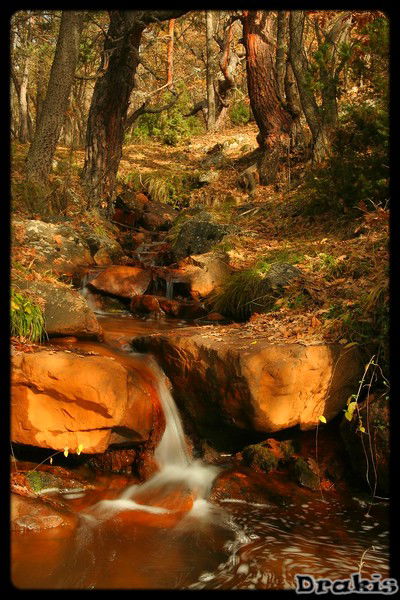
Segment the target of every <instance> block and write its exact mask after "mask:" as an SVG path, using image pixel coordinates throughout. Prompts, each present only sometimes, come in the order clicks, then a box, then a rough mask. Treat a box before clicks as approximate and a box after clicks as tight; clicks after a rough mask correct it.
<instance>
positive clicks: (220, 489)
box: [209, 467, 293, 506]
mask: <svg viewBox="0 0 400 600" xmlns="http://www.w3.org/2000/svg"><path fill="white" fill-rule="evenodd" d="M279 483H280V482H279V480H277V479H272V478H271V475H269V476H268V478H267V477H266V475H264V474H261V473H257V472H256V471H253V470H250V469H246V468H245V467H242V468H240V469H235V468H233V469H231V470H227V471H223V472H222V473H221V474H220V475H219V476H218V477H217V478H216V479H215V480H214V482H213V486H212V489H211V494H210V496H209V500H210V501H211V502H222V503H224V501H231V500H233V501H235V500H238V501H240V502H245V503H246V502H249V503H256V504H270V503H272V504H277V505H280V506H285V505H286V504H288V503H289V502H290V497H291V495H292V494H293V489H292V488H291V487H290V484H289V485H288V484H283V485H279Z"/></svg>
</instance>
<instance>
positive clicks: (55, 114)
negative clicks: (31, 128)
mask: <svg viewBox="0 0 400 600" xmlns="http://www.w3.org/2000/svg"><path fill="white" fill-rule="evenodd" d="M83 16H84V13H83V12H80V11H63V13H62V16H61V23H60V32H59V34H58V39H57V45H56V51H55V55H54V60H53V64H52V66H51V72H50V79H49V84H48V87H47V92H46V98H45V100H44V102H43V107H42V110H41V113H40V117H39V122H38V125H37V128H36V131H35V136H34V138H33V141H32V144H31V146H30V148H29V151H28V155H27V158H26V171H27V174H28V176H29V177H31V178H37V179H40V180H43V179H47V177H48V175H49V174H50V171H51V166H52V161H53V157H54V152H55V149H56V145H57V142H58V139H59V137H60V132H61V128H62V126H63V122H64V116H65V111H66V110H67V108H68V100H69V96H70V92H71V86H72V82H73V80H74V74H75V67H76V63H77V60H78V54H79V40H80V36H81V32H82V27H83Z"/></svg>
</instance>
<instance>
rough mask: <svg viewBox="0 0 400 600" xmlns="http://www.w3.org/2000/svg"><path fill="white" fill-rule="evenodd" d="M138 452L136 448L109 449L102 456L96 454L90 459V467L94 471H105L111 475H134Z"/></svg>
mask: <svg viewBox="0 0 400 600" xmlns="http://www.w3.org/2000/svg"><path fill="white" fill-rule="evenodd" d="M137 454H138V451H137V449H136V448H129V449H123V450H120V449H115V448H113V449H109V450H106V452H103V453H102V454H96V455H94V456H91V457H90V458H89V459H88V461H87V462H88V465H89V466H90V467H91V468H92V469H93V470H94V471H105V472H109V473H132V465H133V464H134V462H135V460H136V457H137Z"/></svg>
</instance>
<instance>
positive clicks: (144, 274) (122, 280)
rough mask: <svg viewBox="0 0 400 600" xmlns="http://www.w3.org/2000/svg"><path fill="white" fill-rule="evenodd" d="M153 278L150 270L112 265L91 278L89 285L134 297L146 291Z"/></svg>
mask: <svg viewBox="0 0 400 600" xmlns="http://www.w3.org/2000/svg"><path fill="white" fill-rule="evenodd" d="M151 278H152V275H151V272H150V271H145V270H144V269H141V268H139V267H126V266H112V267H107V268H106V269H104V271H102V272H101V273H100V274H99V275H97V276H96V277H95V278H94V279H91V280H90V283H89V285H90V286H92V287H94V288H95V289H97V290H100V291H102V292H105V293H106V294H112V295H114V296H121V297H122V298H132V296H134V295H135V294H144V293H145V292H146V290H147V288H148V287H149V284H150V281H151Z"/></svg>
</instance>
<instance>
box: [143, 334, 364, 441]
mask: <svg viewBox="0 0 400 600" xmlns="http://www.w3.org/2000/svg"><path fill="white" fill-rule="evenodd" d="M250 341H251V342H253V343H252V344H250ZM255 341H257V344H256V345H254V342H255ZM133 346H134V348H135V349H137V350H139V351H146V352H151V353H152V354H154V355H155V356H156V358H157V359H158V361H159V363H160V366H161V367H162V368H163V369H164V371H165V373H166V375H167V376H168V377H169V379H170V380H171V382H172V385H173V390H174V398H175V400H176V402H177V403H178V406H180V407H181V409H183V410H184V412H185V413H187V415H188V418H190V420H191V421H192V422H193V423H195V425H196V428H197V429H198V431H199V433H200V435H201V434H203V435H204V437H207V438H209V436H208V435H207V432H208V431H212V430H213V431H218V430H219V429H221V427H223V425H224V424H229V425H234V426H235V427H237V428H242V429H248V430H255V431H262V432H271V433H272V432H275V431H279V430H282V429H286V428H289V427H294V426H296V425H299V426H300V428H301V429H303V430H304V429H312V428H314V427H315V426H316V425H317V424H318V422H319V416H320V415H324V416H325V418H326V420H327V421H330V420H331V419H333V417H335V416H336V415H337V414H338V413H339V412H340V410H341V409H342V408H343V407H344V406H345V404H346V400H347V398H348V397H349V395H350V394H351V393H352V392H353V390H354V389H356V388H357V382H358V380H359V376H360V374H361V372H362V365H361V361H360V357H359V353H358V351H357V349H356V347H353V348H350V349H343V347H342V346H340V345H339V344H323V343H321V344H318V345H312V346H305V345H302V344H299V343H293V344H274V343H270V342H267V341H265V340H264V339H263V338H262V337H261V338H259V339H255V338H254V335H252V336H251V338H250V339H249V338H246V339H244V338H243V337H242V335H241V332H240V330H238V329H236V328H235V327H225V328H224V332H223V333H222V332H218V329H217V328H216V327H215V326H210V327H202V328H201V330H200V331H199V329H197V328H189V327H188V328H185V329H176V330H174V331H171V332H169V333H166V332H161V333H159V334H153V335H150V336H147V337H142V338H136V339H135V340H134V342H133ZM209 439H210V438H209Z"/></svg>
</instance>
